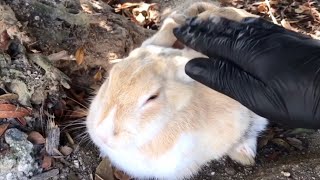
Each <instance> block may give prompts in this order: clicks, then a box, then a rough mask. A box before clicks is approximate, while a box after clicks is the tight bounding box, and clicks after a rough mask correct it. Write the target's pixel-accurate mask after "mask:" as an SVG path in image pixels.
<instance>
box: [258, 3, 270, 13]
mask: <svg viewBox="0 0 320 180" xmlns="http://www.w3.org/2000/svg"><path fill="white" fill-rule="evenodd" d="M258 11H259V12H260V13H267V12H268V6H267V5H266V4H265V3H261V4H259V6H258Z"/></svg>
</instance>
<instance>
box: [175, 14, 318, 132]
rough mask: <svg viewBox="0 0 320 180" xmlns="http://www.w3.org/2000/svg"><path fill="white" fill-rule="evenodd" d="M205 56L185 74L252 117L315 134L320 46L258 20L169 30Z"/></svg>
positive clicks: (218, 19) (214, 22)
mask: <svg viewBox="0 0 320 180" xmlns="http://www.w3.org/2000/svg"><path fill="white" fill-rule="evenodd" d="M174 34H175V36H176V37H177V38H178V40H179V41H181V42H182V43H184V44H185V45H187V46H189V47H190V48H193V49H194V50H196V51H199V52H201V53H203V54H205V55H207V56H208V57H209V58H210V59H209V60H208V59H205V58H196V59H193V60H191V61H189V63H188V64H187V65H186V67H185V71H186V73H187V74H188V75H189V76H190V77H191V78H193V79H195V80H197V81H199V82H200V83H203V84H204V85H206V86H208V87H210V88H212V89H214V90H216V91H218V92H221V93H223V94H225V95H227V96H229V97H231V98H233V99H235V100H237V101H239V102H240V103H242V104H243V105H244V106H246V107H248V108H249V109H251V110H252V111H253V112H255V113H257V114H259V115H261V116H263V117H265V118H268V119H269V120H274V121H276V122H280V123H283V124H284V125H287V126H289V127H300V128H320V106H319V103H320V42H319V41H317V40H314V39H311V38H309V37H307V36H305V35H302V34H299V33H296V32H293V31H289V30H287V29H285V28H282V27H280V26H278V25H275V24H273V23H271V22H268V21H266V20H263V19H261V18H250V17H249V18H245V19H243V20H242V21H241V22H235V21H231V20H228V19H226V18H222V17H216V16H212V17H211V18H209V20H205V21H201V20H198V19H197V18H192V19H190V20H189V21H188V22H187V23H186V24H185V25H183V26H182V27H180V28H176V29H175V30H174Z"/></svg>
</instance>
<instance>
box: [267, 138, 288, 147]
mask: <svg viewBox="0 0 320 180" xmlns="http://www.w3.org/2000/svg"><path fill="white" fill-rule="evenodd" d="M271 142H273V143H274V144H276V145H278V146H281V147H284V148H286V149H287V150H288V149H290V145H289V144H288V143H287V142H286V141H285V140H283V139H281V138H275V139H272V140H271Z"/></svg>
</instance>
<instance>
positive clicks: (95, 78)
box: [93, 68, 102, 81]
mask: <svg viewBox="0 0 320 180" xmlns="http://www.w3.org/2000/svg"><path fill="white" fill-rule="evenodd" d="M93 78H94V80H95V81H101V79H102V70H101V68H100V69H99V70H98V72H97V73H96V74H95V75H94V77H93Z"/></svg>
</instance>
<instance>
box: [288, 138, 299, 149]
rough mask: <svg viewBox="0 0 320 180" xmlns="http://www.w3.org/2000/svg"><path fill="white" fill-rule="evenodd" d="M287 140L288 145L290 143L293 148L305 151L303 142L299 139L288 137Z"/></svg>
mask: <svg viewBox="0 0 320 180" xmlns="http://www.w3.org/2000/svg"><path fill="white" fill-rule="evenodd" d="M287 140H288V143H289V144H290V145H291V146H293V147H295V148H297V149H299V150H302V149H303V146H302V141H300V140H299V139H297V138H290V137H287Z"/></svg>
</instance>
